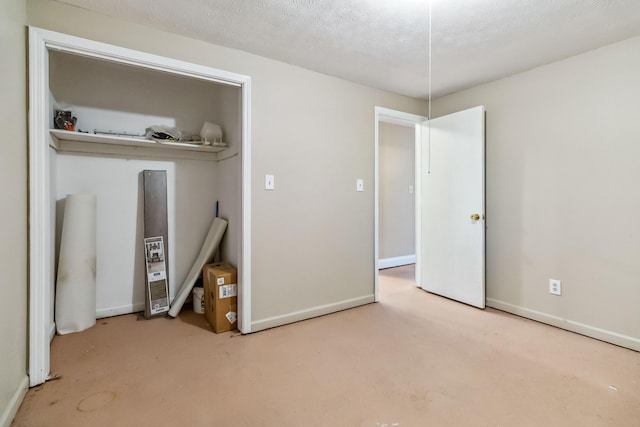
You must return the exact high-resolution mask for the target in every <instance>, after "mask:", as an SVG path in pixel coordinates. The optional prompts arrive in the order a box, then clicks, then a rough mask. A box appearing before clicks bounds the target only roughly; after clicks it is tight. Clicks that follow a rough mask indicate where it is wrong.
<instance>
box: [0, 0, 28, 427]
mask: <svg viewBox="0 0 640 427" xmlns="http://www.w3.org/2000/svg"><path fill="white" fill-rule="evenodd" d="M25 22H26V11H25V2H24V1H23V0H8V1H5V2H3V3H2V13H0V40H2V43H0V57H1V58H2V60H1V61H0V70H1V71H0V74H1V75H2V78H1V79H0V93H1V94H2V97H1V101H0V117H3V119H4V120H5V121H6V123H10V124H11V125H10V126H5V127H4V129H3V135H2V136H3V138H2V144H1V145H0V147H1V148H0V194H2V203H0V236H2V238H1V239H0V271H1V272H2V279H1V281H0V313H1V314H0V316H1V317H0V360H1V361H2V363H0V426H8V425H9V424H10V423H11V420H12V419H13V416H14V414H15V411H17V409H18V406H19V405H20V402H21V401H22V396H23V394H24V392H25V391H26V389H27V384H28V378H27V366H26V364H27V169H26V165H27V139H26V135H27V131H26V129H27V117H26V114H27V107H26V70H25V50H26V49H25V46H26V45H25V27H24V25H25Z"/></svg>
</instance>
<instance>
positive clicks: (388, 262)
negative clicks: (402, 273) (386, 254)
mask: <svg viewBox="0 0 640 427" xmlns="http://www.w3.org/2000/svg"><path fill="white" fill-rule="evenodd" d="M415 263H416V256H415V255H404V256H397V257H393V258H382V259H379V260H378V270H382V269H384V268H392V267H400V266H401V265H409V264H415Z"/></svg>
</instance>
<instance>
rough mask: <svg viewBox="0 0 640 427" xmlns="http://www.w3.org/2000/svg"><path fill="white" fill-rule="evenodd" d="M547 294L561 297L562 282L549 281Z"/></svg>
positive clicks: (556, 280)
mask: <svg viewBox="0 0 640 427" xmlns="http://www.w3.org/2000/svg"><path fill="white" fill-rule="evenodd" d="M549 293H550V294H553V295H562V282H561V281H560V280H558V279H549Z"/></svg>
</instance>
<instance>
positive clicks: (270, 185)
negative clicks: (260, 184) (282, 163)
mask: <svg viewBox="0 0 640 427" xmlns="http://www.w3.org/2000/svg"><path fill="white" fill-rule="evenodd" d="M275 188H276V179H275V177H274V176H273V175H265V176H264V189H265V190H275Z"/></svg>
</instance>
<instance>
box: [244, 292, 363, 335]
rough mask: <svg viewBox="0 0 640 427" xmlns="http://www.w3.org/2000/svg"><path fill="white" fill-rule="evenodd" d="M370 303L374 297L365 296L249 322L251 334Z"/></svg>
mask: <svg viewBox="0 0 640 427" xmlns="http://www.w3.org/2000/svg"><path fill="white" fill-rule="evenodd" d="M372 302H374V296H373V295H367V296H364V297H360V298H353V299H348V300H344V301H340V302H336V303H333V304H326V305H320V306H317V307H312V308H308V309H305V310H299V311H294V312H293V313H289V314H284V315H282V316H274V317H269V318H266V319H262V320H257V321H255V322H251V332H257V331H261V330H263V329H268V328H274V327H276V326H282V325H286V324H288V323H293V322H299V321H300V320H307V319H311V318H313V317H318V316H323V315H325V314H330V313H335V312H336V311H341V310H346V309H348V308H354V307H358V306H361V305H365V304H369V303H372Z"/></svg>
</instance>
